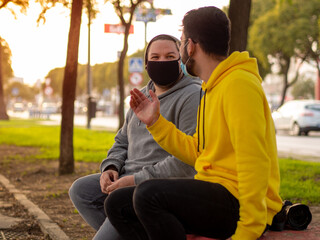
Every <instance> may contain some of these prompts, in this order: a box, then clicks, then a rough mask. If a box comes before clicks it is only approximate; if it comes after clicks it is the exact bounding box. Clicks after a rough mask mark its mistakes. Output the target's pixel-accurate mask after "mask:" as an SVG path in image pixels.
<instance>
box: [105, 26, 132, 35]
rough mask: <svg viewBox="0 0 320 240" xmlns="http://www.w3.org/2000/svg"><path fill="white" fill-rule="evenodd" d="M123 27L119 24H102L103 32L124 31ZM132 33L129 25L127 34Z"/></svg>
mask: <svg viewBox="0 0 320 240" xmlns="http://www.w3.org/2000/svg"><path fill="white" fill-rule="evenodd" d="M124 29H125V27H124V26H123V25H121V24H105V25H104V32H105V33H118V34H120V33H124ZM130 33H133V25H132V24H131V25H130V28H129V34H130Z"/></svg>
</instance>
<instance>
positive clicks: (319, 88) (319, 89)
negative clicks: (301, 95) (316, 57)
mask: <svg viewBox="0 0 320 240" xmlns="http://www.w3.org/2000/svg"><path fill="white" fill-rule="evenodd" d="M317 73H318V74H317V75H318V76H317V80H316V83H315V86H314V97H315V99H316V100H320V70H319V69H318V70H317Z"/></svg>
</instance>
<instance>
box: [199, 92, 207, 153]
mask: <svg viewBox="0 0 320 240" xmlns="http://www.w3.org/2000/svg"><path fill="white" fill-rule="evenodd" d="M206 93H207V90H206V91H205V92H204V101H203V116H202V122H203V128H202V135H203V145H202V149H204V144H205V136H204V118H205V107H206ZM201 98H202V89H200V99H199V108H198V152H200V122H201V121H200V110H201Z"/></svg>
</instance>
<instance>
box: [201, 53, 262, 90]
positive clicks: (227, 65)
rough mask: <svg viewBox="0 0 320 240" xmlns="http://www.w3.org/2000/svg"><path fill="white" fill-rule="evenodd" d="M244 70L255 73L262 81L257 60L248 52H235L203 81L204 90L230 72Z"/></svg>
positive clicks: (210, 87)
mask: <svg viewBox="0 0 320 240" xmlns="http://www.w3.org/2000/svg"><path fill="white" fill-rule="evenodd" d="M238 69H239V70H244V71H247V72H249V73H252V74H253V75H255V76H256V77H257V78H258V79H259V81H260V82H262V79H261V77H260V75H259V69H258V64H257V60H256V59H255V58H251V57H249V53H248V52H237V51H236V52H233V53H232V54H231V55H230V56H229V57H228V58H227V59H225V60H224V61H222V62H221V63H220V64H219V65H218V66H217V67H216V68H215V69H214V71H213V72H212V74H211V76H210V78H209V80H208V82H207V83H205V82H203V85H202V88H203V90H204V91H206V90H210V89H212V88H214V87H215V86H216V85H217V84H219V83H220V81H221V80H222V79H224V77H225V76H226V75H228V74H229V73H231V72H233V71H235V70H238Z"/></svg>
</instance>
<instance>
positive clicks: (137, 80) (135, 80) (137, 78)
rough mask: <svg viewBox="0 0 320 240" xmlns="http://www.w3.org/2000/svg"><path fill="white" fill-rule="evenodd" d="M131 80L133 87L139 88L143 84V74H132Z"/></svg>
mask: <svg viewBox="0 0 320 240" xmlns="http://www.w3.org/2000/svg"><path fill="white" fill-rule="evenodd" d="M129 80H130V82H131V84H132V85H134V86H139V85H140V84H141V83H142V82H143V76H142V73H138V72H133V73H131V74H130V78H129Z"/></svg>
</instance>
